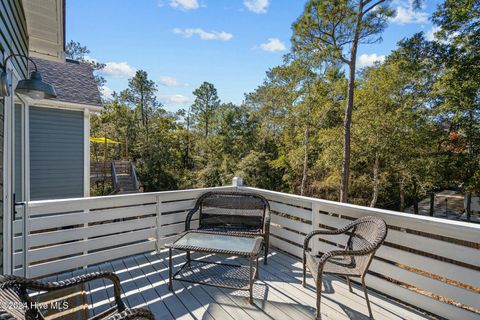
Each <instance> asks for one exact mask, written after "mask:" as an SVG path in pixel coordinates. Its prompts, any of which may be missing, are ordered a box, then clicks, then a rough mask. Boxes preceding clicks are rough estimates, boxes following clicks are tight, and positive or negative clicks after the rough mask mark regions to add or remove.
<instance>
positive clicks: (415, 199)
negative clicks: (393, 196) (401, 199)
mask: <svg viewBox="0 0 480 320" xmlns="http://www.w3.org/2000/svg"><path fill="white" fill-rule="evenodd" d="M412 184H413V213H414V214H418V183H417V178H416V177H413V178H412Z"/></svg>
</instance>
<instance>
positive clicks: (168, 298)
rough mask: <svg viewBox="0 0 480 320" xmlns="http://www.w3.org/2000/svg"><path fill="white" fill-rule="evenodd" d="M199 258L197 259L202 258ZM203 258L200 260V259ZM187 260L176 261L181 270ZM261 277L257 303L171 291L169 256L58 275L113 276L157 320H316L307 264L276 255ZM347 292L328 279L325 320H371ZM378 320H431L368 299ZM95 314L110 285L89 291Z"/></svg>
mask: <svg viewBox="0 0 480 320" xmlns="http://www.w3.org/2000/svg"><path fill="white" fill-rule="evenodd" d="M197 255H198V254H197ZM196 257H197V258H198V256H196ZM201 258H202V259H207V260H210V261H223V260H225V259H228V260H229V261H228V262H229V263H246V260H242V259H231V258H224V257H221V256H216V255H206V256H204V257H201ZM184 259H185V256H184V254H182V253H181V252H177V253H176V254H174V256H173V262H174V265H176V266H178V265H180V264H181V263H182V262H183V261H184ZM259 267H260V270H259V271H260V277H259V279H258V280H257V281H256V282H255V285H254V303H253V304H249V303H248V292H246V291H240V290H234V289H225V288H216V287H210V286H204V285H197V284H190V283H185V282H180V281H174V284H173V285H174V293H172V292H170V291H168V252H167V251H166V250H164V251H162V252H160V253H145V254H140V255H136V256H130V257H126V258H123V259H118V260H114V261H110V262H107V263H103V264H99V265H97V266H92V267H89V268H88V269H86V270H77V271H75V272H73V273H72V272H70V273H65V274H61V275H58V276H57V277H56V278H57V279H59V280H63V279H66V278H68V277H69V276H72V275H78V274H81V273H85V272H94V271H100V270H107V271H108V270H109V271H114V272H115V273H116V274H117V275H118V276H119V278H120V281H121V284H122V292H123V295H122V296H123V299H124V301H125V302H126V304H127V305H128V306H129V307H132V308H135V307H146V308H149V309H150V310H151V311H152V312H153V313H154V314H155V315H156V317H157V319H185V320H187V319H188V320H190V319H202V320H203V319H205V320H206V319H213V320H224V319H225V320H230V319H232V320H233V319H241V320H243V319H245V320H252V319H255V320H267V319H268V320H272V319H295V320H309V319H314V311H315V304H316V291H315V288H314V285H313V280H312V279H311V277H308V279H307V287H306V288H304V287H303V286H302V263H301V261H299V260H297V259H296V258H294V257H292V256H289V255H286V254H284V253H281V252H279V251H275V250H271V253H270V256H269V263H268V265H264V264H263V263H262V262H260V265H259ZM353 287H354V288H353V290H354V292H353V293H351V292H349V290H348V286H347V285H346V283H345V280H344V279H342V278H338V277H333V276H327V277H325V280H324V288H323V290H324V293H322V319H336V320H337V319H338V320H342V319H355V320H357V319H358V320H363V319H368V316H367V314H368V313H367V307H366V304H365V299H364V296H363V291H361V289H360V287H359V286H358V285H356V284H354V285H353ZM369 296H370V300H371V303H372V309H373V313H374V316H375V317H376V318H377V319H386V320H407V319H432V318H431V317H429V316H428V315H425V314H423V313H421V312H419V311H417V310H415V309H413V308H411V307H408V306H405V305H403V304H400V303H398V302H396V301H393V300H391V299H388V298H386V297H384V296H382V295H380V294H378V293H373V292H371V293H370V294H369ZM87 301H88V304H89V307H90V308H93V310H90V311H89V312H90V314H91V315H92V314H97V313H98V312H100V311H101V310H104V309H105V308H106V307H107V306H108V305H110V304H111V303H112V302H113V288H112V285H111V284H110V283H109V282H108V281H102V280H99V281H95V282H92V283H90V284H89V286H88V288H87Z"/></svg>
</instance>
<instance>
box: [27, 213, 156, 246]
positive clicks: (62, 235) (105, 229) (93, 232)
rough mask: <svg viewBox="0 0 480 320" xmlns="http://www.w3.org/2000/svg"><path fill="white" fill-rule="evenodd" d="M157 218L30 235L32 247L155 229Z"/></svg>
mask: <svg viewBox="0 0 480 320" xmlns="http://www.w3.org/2000/svg"><path fill="white" fill-rule="evenodd" d="M155 220H156V219H155V218H144V219H137V220H130V221H122V222H113V223H106V224H100V225H96V226H89V227H81V228H75V229H64V230H60V231H52V232H44V233H38V234H32V235H29V236H28V237H29V244H30V247H34V246H45V245H52V244H55V243H60V242H66V241H72V240H81V239H84V238H90V237H95V236H105V235H108V234H114V233H119V232H125V231H133V230H138V229H142V228H151V227H155Z"/></svg>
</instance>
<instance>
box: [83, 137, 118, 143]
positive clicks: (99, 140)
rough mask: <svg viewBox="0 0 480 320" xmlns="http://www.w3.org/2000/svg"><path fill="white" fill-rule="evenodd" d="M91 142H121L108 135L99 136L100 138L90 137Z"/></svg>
mask: <svg viewBox="0 0 480 320" xmlns="http://www.w3.org/2000/svg"><path fill="white" fill-rule="evenodd" d="M90 142H98V143H110V144H120V142H118V141H115V140H112V139H109V138H107V137H98V138H94V137H90Z"/></svg>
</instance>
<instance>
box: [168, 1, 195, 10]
mask: <svg viewBox="0 0 480 320" xmlns="http://www.w3.org/2000/svg"><path fill="white" fill-rule="evenodd" d="M170 7H172V8H175V9H180V10H185V11H187V10H196V9H198V8H199V7H200V5H199V4H198V1H197V0H172V1H170Z"/></svg>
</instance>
